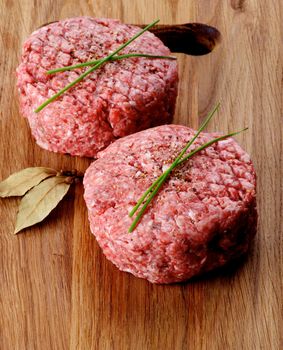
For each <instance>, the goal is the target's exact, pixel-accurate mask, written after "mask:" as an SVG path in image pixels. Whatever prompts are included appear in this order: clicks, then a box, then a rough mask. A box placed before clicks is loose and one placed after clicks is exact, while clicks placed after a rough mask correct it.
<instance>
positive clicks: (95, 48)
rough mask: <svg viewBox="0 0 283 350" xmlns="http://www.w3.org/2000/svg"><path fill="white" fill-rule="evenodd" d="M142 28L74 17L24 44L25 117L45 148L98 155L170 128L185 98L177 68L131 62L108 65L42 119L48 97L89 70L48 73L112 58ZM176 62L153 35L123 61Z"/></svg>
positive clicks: (132, 46) (140, 41) (21, 76)
mask: <svg viewBox="0 0 283 350" xmlns="http://www.w3.org/2000/svg"><path fill="white" fill-rule="evenodd" d="M140 30H141V28H139V27H136V26H133V25H126V24H122V23H120V22H119V21H117V20H113V19H95V18H90V17H79V18H71V19H66V20H63V21H59V22H56V23H52V24H49V25H47V26H45V27H42V28H40V29H38V30H37V31H35V32H34V33H33V34H32V35H31V36H30V37H29V38H28V39H27V40H26V42H25V43H24V47H23V52H22V59H21V63H20V65H19V67H18V68H17V76H18V84H17V86H18V88H19V92H20V106H21V112H22V114H23V115H24V116H25V117H27V118H28V121H29V124H30V127H31V130H32V133H33V135H34V137H35V139H36V141H37V143H38V144H39V145H40V146H41V147H43V148H45V149H48V150H50V151H54V152H61V153H69V154H71V155H79V156H89V157H94V156H96V154H97V152H98V151H99V150H101V149H103V148H105V147H106V146H108V145H109V143H111V142H112V141H114V140H115V139H116V138H119V137H122V136H125V135H128V134H131V133H134V132H136V131H139V130H143V129H146V128H149V127H151V126H155V125H160V124H165V123H170V122H171V121H172V118H173V114H174V108H175V101H176V96H177V84H178V75H177V63H176V61H172V60H169V59H151V58H128V59H124V60H120V61H115V62H111V63H106V64H105V65H104V66H103V67H101V68H99V69H98V70H96V71H94V72H93V73H92V74H91V75H89V76H87V77H86V78H85V79H84V80H83V81H82V82H81V83H79V84H77V85H75V86H74V87H73V88H72V89H70V90H69V91H67V92H66V93H65V94H63V95H62V96H61V97H60V98H59V99H57V100H56V101H54V102H52V103H51V104H49V105H48V106H47V107H45V108H44V109H43V110H42V111H41V112H39V113H34V110H35V109H36V108H37V107H39V105H40V104H42V103H43V102H44V101H45V100H46V99H47V98H49V97H51V96H52V95H54V94H55V93H56V92H58V91H59V90H60V89H62V88H63V87H64V86H66V85H67V84H68V83H70V82H71V81H73V80H74V79H76V78H77V77H78V76H79V75H81V74H82V73H83V72H84V71H85V70H86V69H88V68H84V69H76V70H72V71H67V72H60V73H56V74H53V75H48V74H46V71H47V70H50V69H54V68H58V67H63V66H69V65H75V64H78V63H82V62H86V61H89V60H95V59H99V58H102V57H105V56H107V55H109V54H110V53H111V52H113V51H114V50H115V49H117V48H118V47H119V46H121V44H123V43H125V42H126V41H127V40H129V39H130V38H131V37H133V36H134V35H135V34H136V33H137V32H139V31H140ZM132 52H138V53H147V54H152V55H170V51H169V49H168V48H167V47H165V46H164V45H163V43H162V42H161V41H160V40H159V39H158V38H157V37H155V36H154V35H153V34H152V33H149V32H146V33H144V34H143V35H142V36H140V37H139V38H138V39H136V40H135V41H134V42H132V43H131V44H130V45H129V46H128V47H126V48H125V49H124V50H123V51H121V53H120V54H126V53H132Z"/></svg>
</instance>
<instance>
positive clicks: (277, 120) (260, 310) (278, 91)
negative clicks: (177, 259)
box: [0, 0, 283, 350]
mask: <svg viewBox="0 0 283 350" xmlns="http://www.w3.org/2000/svg"><path fill="white" fill-rule="evenodd" d="M280 3H281V4H282V1H277V0H269V1H259V0H258V1H256V0H227V1H223V0H211V1H210V0H191V1H187V0H158V1H157V0H156V1H152V0H120V1H119V0H115V1H114V0H113V1H110V0H97V1H87V0H81V1H73V0H69V1H68V0H66V1H60V0H57V1H55V0H54V1H51V0H45V1H35V0H34V1H32V0H22V1H20V0H0V11H1V12H0V34H1V35H0V52H1V56H0V76H1V83H0V94H1V95H0V100H1V103H0V111H1V118H0V164H1V169H0V170H1V174H0V179H3V178H5V177H7V176H8V175H9V174H10V173H11V172H14V171H16V170H19V169H22V168H24V167H28V166H38V165H42V166H48V167H53V168H57V169H60V168H65V169H70V168H77V169H79V170H82V171H84V170H85V169H86V167H87V166H88V165H89V164H90V160H88V159H80V158H75V157H69V156H64V155H58V154H53V153H50V152H47V151H44V150H42V149H41V148H39V147H38V146H37V145H36V144H35V142H34V140H33V138H32V137H31V134H30V131H29V127H28V126H27V123H26V120H25V119H23V118H22V117H21V116H20V113H19V108H18V99H17V91H16V88H15V83H16V79H15V68H16V66H17V64H18V62H19V56H20V51H21V45H22V43H23V40H24V39H25V38H26V37H27V36H28V35H29V34H30V33H31V32H32V31H33V30H34V29H36V28H37V27H39V26H40V25H41V24H43V23H46V22H49V21H54V20H57V19H62V18H66V17H71V16H79V15H91V16H96V17H114V18H120V19H122V20H123V21H124V22H126V23H148V22H151V21H152V20H153V19H155V18H158V17H159V18H160V19H161V22H162V23H167V24H171V23H185V22H190V21H198V22H204V23H207V24H210V25H213V26H216V27H217V28H218V29H219V30H220V31H221V33H222V36H223V39H222V44H221V45H220V46H219V47H218V48H217V49H216V50H215V51H214V52H213V53H212V54H210V55H207V56H202V57H189V56H186V57H185V55H182V54H178V59H179V72H180V85H179V98H178V105H177V110H176V115H175V120H174V122H175V123H180V124H185V125H189V126H192V127H195V128H196V127H197V126H198V125H199V122H200V120H202V118H203V117H204V115H205V114H206V112H207V111H208V110H209V109H210V108H211V107H212V105H213V104H215V103H216V102H217V101H218V100H220V101H221V102H222V107H221V111H220V112H219V113H218V116H217V117H216V118H215V119H214V121H213V122H212V123H211V125H210V126H209V128H208V130H211V131H212V130H219V131H223V132H226V131H228V130H235V129H239V128H242V127H244V126H248V127H249V131H248V132H247V133H244V134H242V135H240V136H239V137H237V139H238V141H239V142H240V144H241V145H242V146H243V147H244V148H245V149H246V150H247V151H248V152H249V153H250V154H251V156H252V158H253V160H254V163H255V167H256V170H257V175H258V211H259V226H258V234H257V237H256V239H255V242H254V245H253V249H252V251H251V254H250V255H249V257H248V258H247V259H246V260H245V261H244V262H243V263H242V264H240V266H238V267H237V268H230V269H226V270H224V271H222V272H218V273H214V274H211V275H209V276H206V277H202V278H198V279H196V280H194V281H190V282H188V283H185V284H181V285H169V286H162V285H160V286H158V285H152V284H150V283H148V282H146V281H144V280H141V279H137V278H135V277H133V276H131V275H129V274H127V273H122V272H119V271H118V270H117V269H116V268H115V267H114V266H113V265H112V264H111V263H110V262H108V261H107V260H106V259H105V258H104V256H103V254H102V253H101V250H100V249H99V247H98V245H97V243H96V241H95V239H94V237H93V236H92V235H91V234H90V230H89V226H88V221H87V212H86V208H85V205H84V201H83V197H82V194H83V189H82V186H80V185H78V186H77V187H76V188H75V189H73V190H72V191H71V192H70V193H69V194H68V195H67V197H66V198H65V200H64V201H63V202H62V203H61V204H60V206H59V207H58V208H57V209H56V210H55V211H54V212H53V213H52V215H51V216H50V218H48V219H47V220H46V221H45V222H43V223H42V224H39V225H37V226H36V227H34V228H31V229H28V230H26V231H25V232H24V233H22V234H19V235H17V236H14V235H12V232H13V228H14V222H15V216H16V210H17V205H18V203H19V201H18V199H5V200H1V201H0V220H1V225H0V262H1V266H0V349H1V350H17V349H20V350H25V349H27V350H32V349H40V350H45V349H46V350H49V349H52V350H53V349H54V350H64V349H72V350H74V349H81V350H89V349H99V350H100V349H102V350H108V349H114V350H124V349H125V350H127V349H129V350H132V349H133V350H144V349H162V350H163V349H165V350H166V349H170V350H171V349H177V350H179V349H190V350H195V349H196V350H199V349H209V350H216V349H217V350H218V349H219V350H220V349H221V350H222V349H228V350H230V349H231V350H232V349H233V350H234V349H235V350H238V349H240V350H253V349H255V350H258V349H264V350H270V349H271V350H279V349H283V342H282V334H283V329H282V328H283V319H282V311H283V310H282V280H283V274H282V271H283V268H282V266H283V259H282V256H283V254H282V251H283V249H282V248H283V242H282V237H283V235H282V187H281V183H282V152H283V150H282V26H281V23H282V21H283V17H282V7H281V8H280ZM280 15H281V17H280Z"/></svg>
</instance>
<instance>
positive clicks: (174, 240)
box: [84, 125, 257, 283]
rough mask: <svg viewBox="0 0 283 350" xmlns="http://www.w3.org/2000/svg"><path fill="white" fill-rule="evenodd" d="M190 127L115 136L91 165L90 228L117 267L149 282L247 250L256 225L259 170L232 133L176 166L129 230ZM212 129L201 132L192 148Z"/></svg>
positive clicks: (183, 276) (180, 277)
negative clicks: (136, 210)
mask: <svg viewBox="0 0 283 350" xmlns="http://www.w3.org/2000/svg"><path fill="white" fill-rule="evenodd" d="M194 133H195V131H194V130H192V129H190V128H188V127H185V126H177V125H165V126H160V127H156V128H153V129H148V130H146V131H142V132H139V133H137V134H134V135H131V136H127V137H125V138H123V139H120V140H118V141H116V142H115V143H113V144H112V145H110V146H109V147H108V148H107V149H105V150H104V151H103V152H100V153H99V154H98V157H99V159H98V160H97V161H95V162H93V163H92V165H91V166H90V167H89V168H88V170H87V172H86V174H85V178H84V186H85V195H84V197H85V201H86V204H87V207H88V213H89V221H90V227H91V231H92V233H93V234H94V235H95V236H96V239H97V241H98V243H99V245H100V246H101V248H102V249H103V252H104V254H105V255H106V257H107V258H108V259H109V260H111V261H112V262H113V263H114V264H115V265H116V266H117V267H118V268H119V269H120V270H123V271H127V272H131V273H133V274H134V275H136V276H138V277H142V278H146V279H148V280H149V281H150V282H154V283H172V282H179V281H184V280H187V279H188V278H190V277H192V276H194V275H197V274H199V273H201V272H204V271H208V270H211V269H213V268H215V267H218V266H221V265H223V264H225V263H226V262H228V261H230V260H231V259H234V258H236V257H238V256H239V255H241V254H243V253H245V252H246V251H247V249H248V247H249V243H250V241H251V239H252V238H253V236H254V234H255V231H256V222H257V212H256V197H255V190H256V177H255V171H254V167H253V164H252V162H251V160H250V157H249V156H248V154H247V153H246V152H245V151H243V149H242V148H241V147H240V146H239V145H238V143H237V142H236V141H235V140H234V139H232V138H228V139H226V140H223V141H220V142H218V143H216V144H213V145H212V146H210V147H208V148H207V149H205V150H203V151H201V152H200V153H198V154H196V155H195V156H194V157H192V158H191V159H190V160H188V161H186V162H185V163H184V164H183V165H181V166H179V167H177V168H176V169H175V170H174V171H173V173H172V174H171V176H170V178H169V179H168V180H167V181H166V182H165V183H164V185H163V187H162V189H161V190H160V192H159V193H158V194H157V196H156V197H155V198H154V200H153V202H152V204H151V205H150V206H149V207H148V210H147V211H146V212H145V214H144V215H143V217H142V220H141V221H140V222H139V224H138V225H137V227H136V229H135V230H134V231H133V232H132V233H129V232H128V229H129V227H130V225H131V223H132V220H133V219H132V218H130V217H129V216H128V213H129V212H130V211H131V209H132V208H133V206H134V205H135V204H136V202H137V200H138V199H139V198H140V197H141V195H142V194H143V193H144V191H145V190H146V189H147V188H148V187H149V186H150V185H151V184H152V183H153V182H154V181H155V180H156V179H157V177H158V176H159V175H161V173H162V172H163V171H165V170H166V169H167V168H168V167H169V165H170V164H171V163H172V161H173V160H174V158H175V157H176V156H177V154H178V153H179V152H180V151H181V150H182V148H183V147H184V146H185V144H186V143H187V142H188V141H189V140H190V139H191V138H192V137H193V135H194ZM216 136H219V135H218V134H217V135H216V134H209V133H201V134H200V136H199V137H198V138H197V140H196V141H195V142H194V144H193V145H192V146H191V148H190V149H191V150H192V149H194V148H196V147H198V146H200V145H202V144H204V143H206V142H208V141H209V140H211V139H212V138H214V137H216Z"/></svg>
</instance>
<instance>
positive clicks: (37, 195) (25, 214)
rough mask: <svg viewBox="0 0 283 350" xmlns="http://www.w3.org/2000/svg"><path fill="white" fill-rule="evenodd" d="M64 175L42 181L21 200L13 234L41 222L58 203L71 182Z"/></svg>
mask: <svg viewBox="0 0 283 350" xmlns="http://www.w3.org/2000/svg"><path fill="white" fill-rule="evenodd" d="M66 179H67V177H66V176H55V177H51V178H48V179H46V180H44V181H42V182H41V183H40V184H39V185H37V186H36V187H34V188H33V189H31V190H30V191H29V192H28V193H27V194H26V195H25V196H24V197H23V198H22V200H21V203H20V206H19V212H18V216H17V221H16V228H15V232H14V233H15V234H16V233H18V232H20V231H21V230H23V229H24V228H26V227H29V226H32V225H35V224H37V223H39V222H41V221H42V220H43V219H44V218H46V216H48V214H49V213H50V212H51V211H52V210H53V209H54V208H55V207H56V206H57V205H58V203H59V202H60V201H61V199H62V198H63V197H64V196H65V194H66V193H67V192H68V190H69V188H70V186H71V183H66V182H65V181H66Z"/></svg>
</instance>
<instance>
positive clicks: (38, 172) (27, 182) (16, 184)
mask: <svg viewBox="0 0 283 350" xmlns="http://www.w3.org/2000/svg"><path fill="white" fill-rule="evenodd" d="M56 174H57V171H56V170H54V169H51V168H45V167H33V168H26V169H23V170H21V171H18V172H16V173H14V174H12V175H10V176H9V177H8V178H7V179H5V180H4V181H2V182H0V197H10V196H23V195H24V194H25V193H26V192H27V191H28V190H30V189H31V188H32V187H34V186H36V185H38V184H39V183H40V182H41V181H43V180H44V179H47V178H48V177H51V176H55V175H56Z"/></svg>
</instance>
